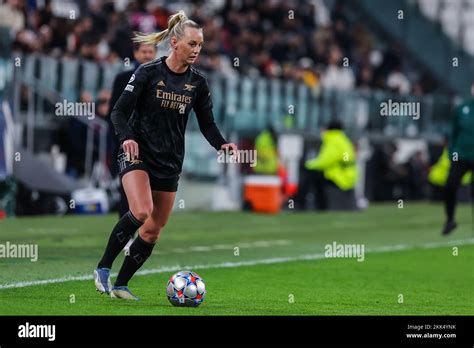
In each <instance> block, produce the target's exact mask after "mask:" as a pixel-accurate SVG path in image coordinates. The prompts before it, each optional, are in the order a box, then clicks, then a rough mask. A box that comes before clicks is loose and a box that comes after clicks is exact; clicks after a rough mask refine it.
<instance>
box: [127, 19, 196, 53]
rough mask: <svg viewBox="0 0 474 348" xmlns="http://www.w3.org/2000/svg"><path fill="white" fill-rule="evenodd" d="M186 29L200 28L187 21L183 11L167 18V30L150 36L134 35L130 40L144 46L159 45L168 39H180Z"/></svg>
mask: <svg viewBox="0 0 474 348" xmlns="http://www.w3.org/2000/svg"><path fill="white" fill-rule="evenodd" d="M186 27H193V28H198V29H199V28H200V27H199V25H198V24H197V23H195V22H194V21H192V20H190V19H188V17H187V16H186V14H185V13H184V11H179V12H178V13H175V14H174V15H171V16H170V17H169V18H168V28H167V29H165V30H163V31H160V32H159V33H152V34H143V33H136V34H135V37H134V38H133V39H132V40H133V41H134V42H138V43H144V44H146V45H159V44H160V43H162V42H163V41H164V40H166V39H167V38H169V37H172V36H176V37H178V38H180V37H181V36H182V35H183V34H184V28H186Z"/></svg>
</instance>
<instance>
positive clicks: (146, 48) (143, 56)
mask: <svg viewBox="0 0 474 348" xmlns="http://www.w3.org/2000/svg"><path fill="white" fill-rule="evenodd" d="M133 54H134V57H135V60H136V61H137V62H138V63H140V64H143V63H148V62H149V61H151V60H153V59H154V58H155V55H156V49H155V47H154V46H152V45H144V44H141V45H140V46H139V47H138V49H137V50H136V51H134V53H133Z"/></svg>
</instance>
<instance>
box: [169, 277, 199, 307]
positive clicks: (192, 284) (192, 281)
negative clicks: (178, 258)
mask: <svg viewBox="0 0 474 348" xmlns="http://www.w3.org/2000/svg"><path fill="white" fill-rule="evenodd" d="M166 295H167V296H168V300H169V301H170V302H171V304H172V305H173V306H179V307H197V306H199V305H200V304H201V303H202V302H203V301H204V296H205V295H206V286H205V284H204V281H203V280H202V278H201V277H200V276H199V275H198V274H196V273H194V272H191V271H181V272H178V273H176V274H174V275H173V276H172V277H171V278H170V280H169V281H168V285H167V286H166Z"/></svg>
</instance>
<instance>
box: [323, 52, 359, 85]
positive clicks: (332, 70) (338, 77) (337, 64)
mask: <svg viewBox="0 0 474 348" xmlns="http://www.w3.org/2000/svg"><path fill="white" fill-rule="evenodd" d="M342 58H343V57H342V52H341V49H340V48H339V47H338V46H336V45H334V46H332V47H331V50H330V52H329V65H328V67H327V69H326V71H325V72H324V73H323V76H322V78H321V84H322V86H323V87H324V88H330V89H338V90H349V89H352V88H353V87H354V84H355V81H354V80H355V79H354V74H353V72H352V70H351V68H349V67H345V66H343V65H342Z"/></svg>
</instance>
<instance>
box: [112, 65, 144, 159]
mask: <svg viewBox="0 0 474 348" xmlns="http://www.w3.org/2000/svg"><path fill="white" fill-rule="evenodd" d="M146 82H147V73H146V70H145V69H144V68H143V66H142V65H140V66H139V67H138V69H137V70H135V72H134V74H133V75H132V77H131V78H130V80H129V81H128V84H127V85H126V86H125V89H124V90H123V92H122V94H121V95H120V98H119V99H118V100H117V102H116V103H115V105H114V108H113V110H112V113H111V115H110V117H111V119H112V123H113V125H114V128H115V134H116V135H117V136H118V138H119V141H120V144H122V147H123V150H124V152H125V153H128V154H129V156H130V157H129V158H130V160H133V159H135V158H138V154H139V153H138V143H137V142H136V141H135V139H134V138H133V132H132V130H131V129H130V126H129V125H128V117H129V115H131V114H132V111H133V109H134V108H135V106H136V104H137V100H138V97H139V96H140V94H141V93H142V91H143V88H144V86H145V85H146Z"/></svg>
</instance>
